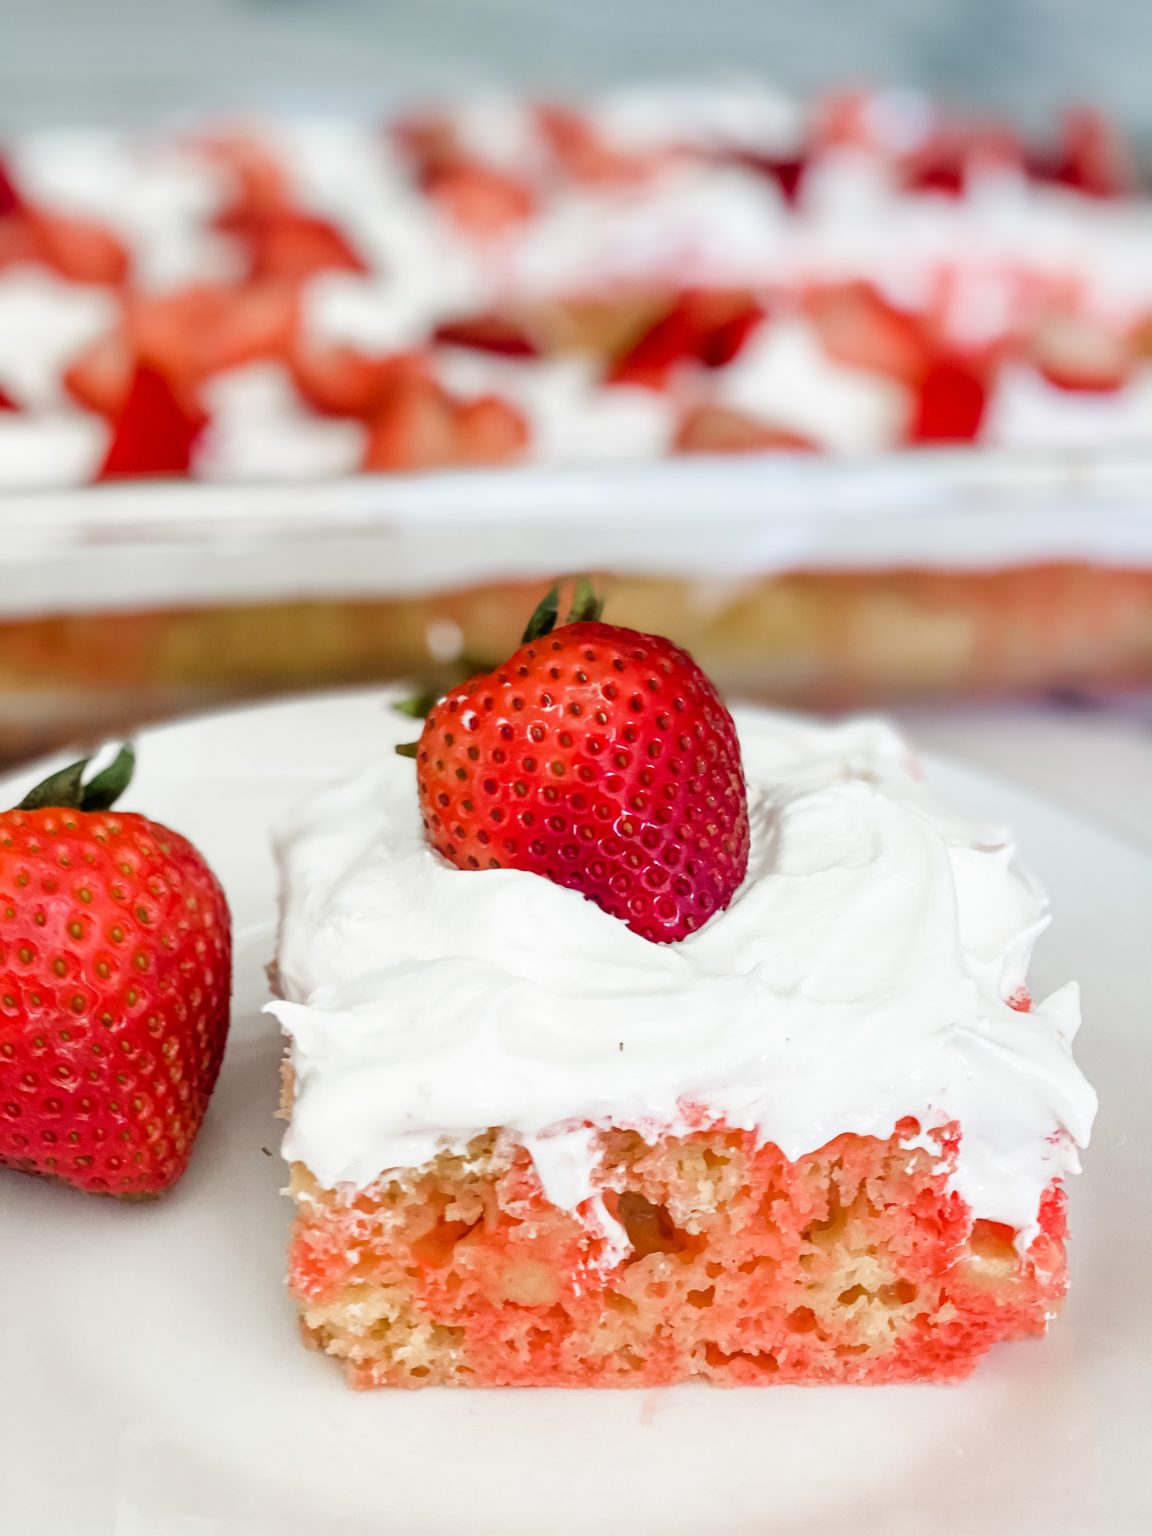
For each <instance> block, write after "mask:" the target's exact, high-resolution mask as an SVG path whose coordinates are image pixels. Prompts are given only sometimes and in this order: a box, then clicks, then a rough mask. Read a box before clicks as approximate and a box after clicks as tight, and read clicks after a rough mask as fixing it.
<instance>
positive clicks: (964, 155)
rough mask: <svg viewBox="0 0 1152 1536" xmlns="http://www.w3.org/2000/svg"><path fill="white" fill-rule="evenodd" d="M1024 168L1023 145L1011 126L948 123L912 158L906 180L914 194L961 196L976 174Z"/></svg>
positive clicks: (906, 171)
mask: <svg viewBox="0 0 1152 1536" xmlns="http://www.w3.org/2000/svg"><path fill="white" fill-rule="evenodd" d="M1023 165H1024V149H1023V145H1022V144H1021V142H1020V139H1019V137H1018V135H1017V134H1016V133H1015V132H1014V130H1013V129H1012V128H1011V127H1010V126H1007V125H1005V124H1002V123H998V122H994V121H988V122H975V123H944V124H941V125H940V126H939V127H938V128H937V130H936V131H935V132H934V133H932V134H930V135H929V137H928V139H927V140H926V142H925V143H924V144H922V145H921V146H920V147H919V148H918V149H917V150H916V151H915V152H914V153H913V154H912V155H911V156H910V157H909V159H908V161H907V163H906V164H905V166H904V168H903V179H904V184H905V186H906V187H908V188H909V189H910V190H911V191H914V192H942V193H944V194H946V195H947V196H949V197H959V196H960V195H961V194H962V193H963V192H964V191H965V189H966V187H967V185H968V181H969V178H970V177H971V176H972V174H973V173H974V172H978V171H981V170H988V169H992V168H993V167H1007V166H1016V167H1022V166H1023Z"/></svg>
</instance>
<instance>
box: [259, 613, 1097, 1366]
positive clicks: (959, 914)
mask: <svg viewBox="0 0 1152 1536" xmlns="http://www.w3.org/2000/svg"><path fill="white" fill-rule="evenodd" d="M559 612H560V605H559V597H558V594H557V593H556V592H555V591H554V592H552V593H550V594H549V595H548V597H547V598H546V599H545V600H544V602H543V603H542V604H541V606H540V608H539V609H538V610H537V612H536V614H535V615H534V616H533V619H532V622H531V623H530V625H529V628H528V631H527V633H526V634H525V637H524V643H523V644H522V646H521V647H520V649H519V650H517V651H516V652H515V653H514V654H513V655H512V656H510V657H509V658H508V660H507V661H506V662H504V664H503V665H502V666H499V667H497V668H495V669H494V670H492V671H491V672H487V673H484V674H482V675H479V676H475V677H472V678H470V679H468V680H467V681H466V682H464V683H462V684H461V685H460V686H459V687H457V688H454V689H453V690H452V691H451V692H449V693H448V694H446V695H445V696H444V697H442V698H439V699H437V700H436V701H435V702H433V703H432V705H431V708H430V709H429V711H428V713H427V718H426V719H425V721H424V726H423V730H422V732H421V734H420V738H419V741H418V742H416V743H410V742H407V741H406V740H405V738H406V736H410V735H411V729H412V727H411V721H410V720H409V721H407V722H405V721H403V720H402V719H401V717H400V715H399V713H397V712H395V711H393V712H389V714H388V717H387V718H382V725H381V734H380V741H379V743H378V745H377V749H376V752H375V755H374V757H373V759H372V761H371V762H370V763H369V764H368V766H367V767H366V768H365V769H363V770H362V771H361V772H360V773H358V774H356V775H355V776H354V777H352V778H350V779H347V780H346V781H344V782H341V783H338V784H335V785H334V786H332V787H329V788H326V789H324V790H323V791H322V792H321V793H320V794H318V795H316V796H315V797H314V798H312V799H311V801H310V802H309V803H308V804H306V805H305V806H303V807H302V808H300V809H299V810H298V811H297V812H296V813H294V814H293V815H292V816H291V817H290V818H289V819H288V820H287V821H286V823H285V824H284V825H283V826H282V827H281V828H280V830H279V834H278V839H277V841H278V853H279V858H280V865H281V874H282V913H281V928H280V939H279V953H278V964H277V974H278V978H279V986H280V990H281V994H282V996H281V1000H279V1001H277V1002H275V1003H273V1004H271V1005H270V1007H271V1010H272V1012H274V1013H275V1014H276V1016H277V1017H278V1019H279V1020H280V1023H281V1025H282V1027H283V1029H284V1031H285V1033H286V1035H287V1036H288V1039H289V1047H288V1072H287V1074H286V1081H287V1092H286V1099H287V1104H288V1109H289V1113H290V1125H289V1129H288V1132H287V1136H286V1140H285V1155H286V1157H287V1159H288V1160H289V1162H290V1164H291V1193H292V1195H293V1196H294V1198H295V1201H296V1209H297V1217H296V1224H295V1229H294V1234H293V1239H292V1247H291V1259H290V1269H291V1274H290V1280H291V1287H292V1291H293V1294H294V1296H295V1298H296V1300H297V1302H298V1304H299V1307H300V1313H301V1320H302V1326H303V1331H304V1334H305V1336H306V1338H307V1339H308V1340H309V1341H311V1342H312V1343H314V1344H315V1345H316V1346H317V1347H318V1348H320V1349H322V1350H324V1351H326V1352H327V1353H328V1354H330V1355H333V1356H335V1357H336V1358H337V1359H339V1360H340V1361H341V1362H342V1363H343V1366H344V1369H345V1372H346V1374H347V1378H348V1380H349V1381H350V1382H351V1383H352V1384H353V1385H354V1386H357V1387H374V1386H386V1385H394V1386H410V1387H411V1386H422V1385H429V1384H433V1383H445V1384H457V1385H473V1386H498V1385H508V1386H527V1385H540V1386H639V1385H654V1384H660V1383H667V1382H674V1381H679V1380H682V1379H686V1378H689V1377H701V1378H705V1379H708V1380H711V1381H714V1382H719V1383H725V1384H741V1383H755V1384H759V1383H769V1382H894V1381H947V1380H953V1379H956V1378H958V1377H961V1376H963V1375H965V1374H966V1373H967V1372H968V1371H969V1370H971V1369H972V1367H973V1366H974V1365H975V1363H976V1361H977V1360H978V1359H979V1358H980V1356H981V1355H983V1354H984V1353H985V1351H986V1350H987V1349H988V1348H989V1347H990V1346H991V1345H993V1344H994V1343H996V1342H998V1341H1000V1340H1004V1339H1013V1338H1019V1337H1022V1336H1025V1335H1028V1334H1040V1333H1043V1332H1044V1330H1045V1328H1046V1327H1047V1324H1048V1321H1049V1320H1050V1319H1051V1317H1052V1316H1053V1315H1054V1313H1055V1312H1056V1311H1057V1309H1058V1307H1059V1305H1060V1302H1061V1300H1062V1298H1063V1295H1064V1292H1065V1289H1066V1263H1065V1236H1066V1229H1065V1200H1064V1180H1065V1178H1066V1176H1067V1175H1069V1174H1070V1173H1073V1172H1075V1171H1076V1170H1077V1168H1078V1163H1077V1146H1078V1145H1083V1144H1085V1143H1086V1142H1087V1139H1088V1135H1089V1131H1090V1129H1091V1124H1092V1119H1093V1115H1094V1111H1095V1097H1094V1095H1093V1092H1092V1090H1091V1088H1090V1087H1089V1086H1088V1084H1087V1083H1086V1082H1085V1080H1084V1078H1083V1077H1082V1076H1081V1074H1080V1072H1079V1071H1078V1069H1077V1067H1076V1065H1075V1063H1074V1061H1073V1059H1072V1055H1071V1041H1072V1038H1073V1035H1074V1034H1075V1031H1076V1028H1077V1025H1078V1022H1079V1012H1078V995H1077V992H1076V989H1075V986H1074V985H1072V984H1069V985H1067V986H1065V987H1063V988H1061V989H1060V990H1059V991H1057V992H1056V993H1054V994H1053V995H1052V996H1050V997H1048V998H1047V999H1045V1000H1044V1001H1042V1002H1039V1003H1035V1004H1034V1003H1033V1001H1032V1000H1031V998H1030V996H1029V992H1028V985H1027V967H1028V960H1029V953H1030V950H1031V947H1032V944H1033V942H1034V940H1035V938H1036V937H1037V935H1038V934H1039V933H1040V932H1041V931H1042V930H1043V928H1044V926H1045V924H1046V905H1045V902H1044V900H1043V898H1042V896H1041V895H1040V894H1039V892H1038V891H1037V888H1036V886H1035V885H1034V884H1033V882H1031V881H1030V880H1029V879H1028V878H1027V877H1026V876H1025V875H1024V874H1022V872H1021V871H1020V870H1019V869H1018V868H1017V866H1016V864H1015V862H1014V856H1013V848H1012V845H1011V843H1010V842H1009V841H1008V839H1007V837H1006V836H1005V835H1004V834H1003V833H1002V832H999V831H997V830H996V829H989V828H985V827H975V826H972V825H971V824H969V823H968V822H967V821H965V820H964V819H963V818H961V817H959V816H957V815H956V814H954V813H952V812H951V811H950V810H947V809H946V808H944V807H941V806H940V805H939V804H938V803H937V802H936V801H935V800H934V799H933V798H932V797H931V795H930V794H929V792H928V790H927V789H926V788H925V787H924V785H923V784H922V783H921V781H920V777H919V773H918V770H917V768H916V766H915V764H914V762H913V760H912V759H911V758H910V756H909V754H908V751H907V749H906V748H905V746H904V744H903V743H902V742H901V740H900V739H899V738H898V737H897V736H896V735H895V734H894V733H893V732H892V731H891V730H890V729H888V728H887V727H885V726H883V725H881V724H879V723H875V722H850V723H846V724H817V723H811V722H805V721H802V720H798V719H796V718H793V717H786V716H781V715H776V714H773V713H770V712H767V711H763V710H751V709H750V710H741V711H737V712H736V713H735V714H734V715H733V714H732V713H730V712H729V710H728V708H727V707H726V706H725V704H724V703H723V702H722V701H721V699H720V698H719V697H718V695H717V694H716V692H715V690H714V689H713V687H712V685H711V684H710V683H709V681H708V679H707V678H706V677H705V676H704V674H703V673H702V672H701V670H700V668H699V667H697V666H696V664H695V663H694V662H693V661H692V659H691V657H689V656H688V655H687V654H686V653H685V652H684V651H682V650H680V649H679V648H678V647H677V646H675V645H673V644H672V643H671V642H670V641H668V640H666V639H662V638H659V637H656V636H652V635H644V634H640V633H637V632H636V631H633V630H630V629H626V628H621V627H618V626H616V625H610V624H606V623H604V622H603V621H602V618H601V615H600V611H599V605H598V603H597V602H596V600H595V598H594V596H593V595H592V593H591V591H590V589H589V588H588V587H587V585H586V584H584V583H581V584H580V586H579V587H578V588H577V590H576V592H575V596H574V600H573V603H572V608H571V611H570V612H569V614H568V620H567V622H565V623H562V624H559V623H558V618H559ZM391 702H393V703H399V702H401V701H400V700H399V699H398V698H394V699H393V700H392V701H391ZM393 748H396V749H397V750H393ZM413 759H414V760H413Z"/></svg>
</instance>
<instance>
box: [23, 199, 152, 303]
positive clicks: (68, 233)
mask: <svg viewBox="0 0 1152 1536" xmlns="http://www.w3.org/2000/svg"><path fill="white" fill-rule="evenodd" d="M28 219H29V223H30V226H31V230H32V235H33V238H34V240H35V242H36V248H37V252H38V254H39V256H40V260H41V261H43V262H44V263H45V265H46V266H49V267H52V268H53V270H54V271H56V272H58V273H59V274H60V276H61V277H66V278H69V279H71V281H73V282H76V283H102V284H105V285H107V286H108V287H118V286H119V285H120V284H121V283H123V282H124V281H125V279H126V278H127V276H128V272H129V268H130V266H131V261H130V259H129V256H128V252H127V250H126V249H125V247H124V245H123V242H122V241H120V240H119V239H118V238H117V237H116V236H115V235H114V234H113V233H112V231H111V230H109V229H105V228H104V226H103V225H102V224H97V223H96V222H95V221H94V220H93V219H80V218H76V217H74V216H73V215H71V214H62V213H48V212H45V211H44V210H43V209H40V208H36V209H33V210H32V211H31V212H30V213H29V214H28Z"/></svg>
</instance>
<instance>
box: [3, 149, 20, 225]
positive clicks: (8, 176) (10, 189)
mask: <svg viewBox="0 0 1152 1536" xmlns="http://www.w3.org/2000/svg"><path fill="white" fill-rule="evenodd" d="M24 211H25V210H24V199H23V198H22V197H21V195H20V190H19V188H18V187H17V185H16V183H15V181H14V180H13V179H12V171H11V168H10V167H9V165H8V164H7V162H6V161H5V160H4V159H3V158H2V157H0V219H10V218H13V217H15V216H16V215H17V214H21V213H23V212H24Z"/></svg>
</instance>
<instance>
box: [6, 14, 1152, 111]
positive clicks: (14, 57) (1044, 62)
mask: <svg viewBox="0 0 1152 1536" xmlns="http://www.w3.org/2000/svg"><path fill="white" fill-rule="evenodd" d="M1150 66H1152V0H788V3H780V0H0V129H3V128H5V127H10V126H13V125H15V124H19V123H29V122H51V121H72V122H75V121H86V120H87V121H91V120H121V121H124V120H127V121H133V120H140V119H144V118H147V117H151V116H156V115H157V114H162V113H168V112H172V111H176V112H181V111H184V110H186V109H189V108H192V109H195V108H199V107H219V106H230V105H236V104H239V103H244V102H249V103H255V104H258V105H263V106H272V107H284V108H289V109H291V108H309V107H321V108H325V107H332V106H344V107H347V108H349V109H365V108H371V107H372V106H373V105H375V104H377V103H379V102H381V101H384V100H387V99H388V98H389V97H395V96H396V95H397V94H401V95H413V94H417V95H418V94H420V93H423V92H427V91H430V90H441V89H452V88H457V87H459V86H461V85H462V84H466V83H472V82H476V81H482V82H493V81H495V82H500V81H508V82H512V83H516V82H525V81H531V82H535V83H540V84H543V85H545V86H560V87H574V88H579V87H583V86H589V85H596V84H598V83H601V82H608V81H613V80H621V79H636V78H641V79H643V78H653V79H665V80H666V79H669V78H683V77H686V76H688V75H690V74H691V73H692V72H693V71H700V70H703V71H705V72H712V73H714V72H718V71H723V70H725V69H729V70H731V69H733V68H738V69H741V70H743V71H745V72H748V73H754V74H760V75H762V76H765V77H767V78H770V79H773V80H778V81H780V82H781V83H783V84H785V85H788V86H793V87H800V88H808V87H811V86H818V85H820V84H822V83H827V82H833V81H844V80H851V79H861V80H863V79H870V80H879V81H882V82H892V83H908V84H916V85H922V86H925V87H927V88H930V89H931V90H933V91H935V92H937V93H941V94H943V95H945V96H948V97H952V98H954V99H957V100H960V101H968V102H978V103H984V104H993V105H996V104H998V105H1000V106H1002V107H1010V108H1013V109H1014V110H1016V111H1017V112H1018V113H1019V114H1020V115H1021V116H1022V117H1024V118H1025V119H1030V120H1032V121H1036V120H1038V119H1040V118H1042V116H1043V114H1044V112H1045V110H1046V109H1047V108H1050V107H1051V106H1053V105H1055V104H1058V103H1059V102H1061V101H1066V100H1069V99H1086V98H1091V99H1094V100H1097V101H1100V102H1102V103H1104V104H1106V105H1110V106H1112V107H1113V108H1114V109H1116V110H1117V111H1118V112H1119V113H1121V114H1122V115H1125V116H1126V117H1127V118H1128V119H1129V121H1130V122H1131V123H1132V124H1133V125H1134V126H1135V127H1137V128H1138V129H1139V130H1140V131H1141V133H1142V134H1144V135H1147V136H1148V137H1152V86H1150V80H1149V77H1150V74H1152V68H1150Z"/></svg>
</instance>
